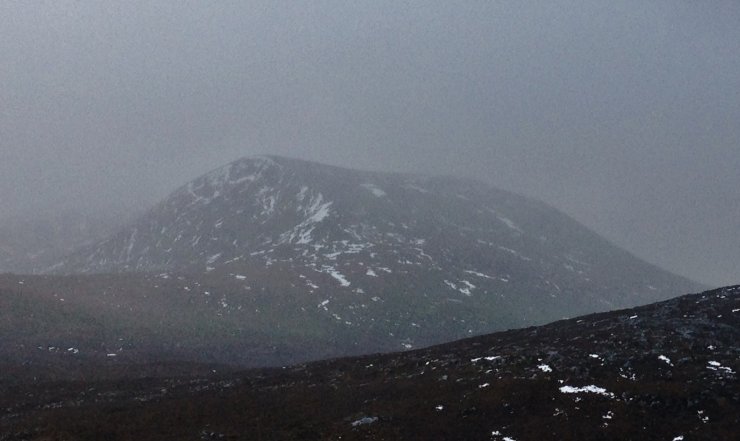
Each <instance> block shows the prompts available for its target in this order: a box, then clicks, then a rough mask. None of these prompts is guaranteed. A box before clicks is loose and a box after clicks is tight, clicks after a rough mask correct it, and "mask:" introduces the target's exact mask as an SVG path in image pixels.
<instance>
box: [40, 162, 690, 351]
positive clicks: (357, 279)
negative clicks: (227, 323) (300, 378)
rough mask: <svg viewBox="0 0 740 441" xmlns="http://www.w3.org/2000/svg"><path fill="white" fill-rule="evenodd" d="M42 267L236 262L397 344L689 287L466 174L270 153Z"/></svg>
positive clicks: (117, 268) (223, 270)
mask: <svg viewBox="0 0 740 441" xmlns="http://www.w3.org/2000/svg"><path fill="white" fill-rule="evenodd" d="M52 271H54V272H60V273H99V272H131V271H149V272H151V271H157V272H159V271H177V272H180V273H188V274H201V275H204V274H211V275H214V274H215V275H219V276H221V277H225V278H229V277H231V278H234V277H237V278H241V279H240V280H243V281H244V286H249V287H250V288H251V289H254V288H255V287H256V288H257V289H259V290H266V291H267V292H273V293H275V292H279V293H280V297H281V298H283V299H291V300H290V301H289V302H288V303H294V305H293V306H295V307H297V308H304V309H305V308H311V309H319V310H320V311H322V312H323V313H324V314H325V316H326V317H327V318H328V319H329V320H334V321H336V322H337V323H339V324H341V325H342V326H345V327H346V328H347V329H348V332H350V333H352V332H354V333H359V334H363V333H364V334H367V333H371V334H372V333H376V334H380V333H381V332H383V333H386V334H388V333H390V334H391V335H392V336H393V337H394V340H396V341H399V342H400V344H401V345H404V346H406V347H413V346H418V345H423V344H431V343H436V342H441V341H444V340H449V339H450V338H458V337H463V336H466V335H474V334H480V333H483V332H491V331H494V330H500V329H506V328H512V327H519V326H524V325H531V324H538V323H544V322H547V321H552V320H555V319H559V318H563V317H568V316H574V315H577V314H583V313H587V312H593V311H598V310H607V309H613V308H618V307H627V306H633V305H637V304H644V303H648V302H651V301H656V300H660V299H665V298H668V297H670V296H672V295H675V293H677V292H689V291H693V290H697V289H699V287H698V286H697V285H696V284H694V283H692V282H690V281H688V280H686V279H683V278H680V277H677V276H674V275H672V274H670V273H667V272H665V271H663V270H660V269H659V268H656V267H654V266H652V265H649V264H647V263H645V262H643V261H641V260H639V259H637V258H635V257H634V256H632V255H630V254H629V253H627V252H625V251H623V250H621V249H619V248H617V247H615V246H613V245H611V244H610V243H608V242H607V241H605V240H604V239H602V238H601V237H599V236H598V235H596V234H594V233H593V232H591V231H590V230H588V229H586V228H585V227H583V226H581V225H580V224H578V223H576V222H575V221H573V220H572V219H570V218H568V217H567V216H565V215H563V214H562V213H560V212H558V211H557V210H554V209H552V208H550V207H548V206H546V205H545V204H542V203H540V202H536V201H533V200H530V199H527V198H524V197H521V196H518V195H515V194H512V193H508V192H504V191H500V190H497V189H494V188H491V187H490V186H487V185H484V184H482V183H479V182H476V181H470V180H463V179H455V178H435V177H420V176H414V175H402V174H386V173H373V172H363V171H357V170H348V169H343V168H338V167H331V166H326V165H322V164H316V163H311V162H306V161H300V160H294V159H286V158H280V157H257V158H246V159H242V160H239V161H236V162H234V163H231V164H229V165H227V166H225V167H222V168H219V169H217V170H214V171H212V172H210V173H208V174H206V175H204V176H203V177H200V178H198V179H196V180H194V181H192V182H190V183H188V184H187V185H185V186H183V187H181V188H180V189H178V190H176V191H175V192H174V193H173V194H172V195H171V196H170V197H168V198H167V199H165V200H164V201H163V202H161V203H160V204H159V205H158V206H156V207H154V208H153V209H152V210H150V211H149V212H148V213H147V214H145V215H144V216H143V217H141V218H140V219H139V220H138V221H136V222H135V223H133V224H132V225H130V226H129V227H127V228H125V229H123V230H121V231H120V232H118V233H117V234H115V235H113V236H111V237H110V238H108V239H107V240H105V241H102V242H99V243H97V244H95V245H93V246H91V247H88V248H86V249H84V250H81V251H79V252H77V253H75V254H74V255H72V256H71V257H70V258H68V259H65V260H64V261H62V262H60V263H59V264H58V265H55V267H54V268H53V269H52ZM250 282H253V283H250ZM230 294H231V295H232V296H235V299H234V300H235V301H236V302H241V301H246V300H245V299H246V297H248V295H247V294H245V293H244V292H241V293H230ZM245 296H246V297H245Z"/></svg>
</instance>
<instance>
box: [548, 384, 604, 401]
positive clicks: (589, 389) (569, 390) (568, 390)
mask: <svg viewBox="0 0 740 441" xmlns="http://www.w3.org/2000/svg"><path fill="white" fill-rule="evenodd" d="M560 392H562V393H564V394H578V393H583V392H585V393H590V394H598V395H603V396H605V397H609V398H614V394H613V393H611V392H607V390H606V389H604V388H603V387H598V386H594V385H593V384H592V385H589V386H584V387H574V386H561V387H560Z"/></svg>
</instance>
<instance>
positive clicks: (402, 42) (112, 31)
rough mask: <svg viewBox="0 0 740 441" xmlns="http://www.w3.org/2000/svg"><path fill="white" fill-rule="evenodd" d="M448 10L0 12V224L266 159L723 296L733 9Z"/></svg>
mask: <svg viewBox="0 0 740 441" xmlns="http://www.w3.org/2000/svg"><path fill="white" fill-rule="evenodd" d="M457 3H459V4H453V2H450V1H418V2H416V1H411V2H400V1H372V2H346V1H318V0H312V1H305V2H299V1H286V2H277V1H264V2H258V1H251V2H248V1H241V0H240V1H225V0H219V1H215V0H214V1H168V0H157V1H149V2H147V1H132V0H128V1H125V2H120V1H103V0H96V1H83V0H80V1H63V0H54V1H44V2H42V1H5V2H1V3H0V60H3V61H2V63H0V84H2V87H0V205H1V206H2V210H3V213H2V215H5V216H8V215H19V214H23V213H29V212H41V211H48V210H53V209H58V208H60V207H74V208H81V209H93V208H95V207H107V208H110V207H114V206H131V205H141V204H149V203H152V202H155V201H156V200H158V199H159V198H161V197H163V196H165V195H166V194H167V193H168V192H169V191H170V190H172V189H173V188H174V187H176V186H178V185H180V184H182V183H184V182H185V181H186V180H187V179H190V178H192V177H195V176H197V175H199V174H201V173H203V172H205V171H207V170H209V169H211V168H213V167H215V166H218V165H221V164H223V163H226V162H229V161H231V160H233V159H236V158H237V157H240V156H246V155H253V154H258V153H276V154H281V155H287V156H296V157H301V158H306V159H313V160H317V161H322V162H328V163H333V164H338V165H346V166H353V167H358V168H371V169H382V170H398V171H414V172H425V173H435V174H436V173H445V174H458V175H466V176H472V177H475V178H478V179H482V180H484V181H487V182H490V183H492V184H494V185H496V186H499V187H502V188H506V189H510V190H513V191H516V192H519V193H522V194H526V195H530V196H534V197H536V198H539V199H541V200H544V201H546V202H548V203H550V204H552V205H554V206H556V207H558V208H560V209H562V210H563V211H565V212H566V213H568V214H570V215H571V216H573V217H575V218H576V219H578V220H580V221H582V222H583V223H585V224H586V225H588V226H589V227H591V228H593V229H594V230H596V231H597V232H599V233H602V234H604V235H605V236H606V237H608V238H609V239H611V240H612V241H614V242H615V243H617V244H619V245H621V246H623V247H625V248H627V249H628V250H630V251H632V252H634V253H636V254H638V255H639V256H641V257H644V258H646V259H648V260H649V261H651V262H654V263H657V264H660V265H661V266H663V267H665V268H668V269H671V270H673V271H676V272H678V273H681V274H684V275H687V276H690V277H693V278H695V279H697V280H700V281H704V282H707V283H711V284H717V285H719V284H729V283H738V282H740V277H738V275H740V172H739V170H740V3H738V2H737V1H734V0H725V1H721V0H715V1H678V0H670V1H657V0H656V1H648V2H646V1H644V0H642V1H625V0H616V1H611V2H593V1H583V2H579V1H560V0H547V1H526V2H519V1H517V2H513V1H512V2H509V1H464V2H457ZM0 217H1V216H0Z"/></svg>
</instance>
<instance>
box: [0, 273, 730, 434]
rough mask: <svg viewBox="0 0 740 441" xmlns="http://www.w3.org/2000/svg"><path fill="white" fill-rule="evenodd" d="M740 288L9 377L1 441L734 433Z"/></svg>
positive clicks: (0, 396)
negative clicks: (497, 329) (117, 368)
mask: <svg viewBox="0 0 740 441" xmlns="http://www.w3.org/2000/svg"><path fill="white" fill-rule="evenodd" d="M738 342H740V287H732V288H724V289H719V290H714V291H708V292H705V293H702V294H695V295H688V296H684V297H680V298H677V299H673V300H669V301H666V302H662V303H658V304H653V305H649V306H645V307H640V308H635V309H630V310H623V311H616V312H609V313H602V314H595V315H590V316H586V317H582V318H578V319H571V320H565V321H560V322H556V323H553V324H550V325H546V326H542V327H534V328H527V329H522V330H515V331H508V332H503V333H497V334H492V335H487V336H482V337H476V338H472V339H467V340H463V341H459V342H455V343H450V344H445V345H441V346H436V347H432V348H428V349H423V350H417V351H412V352H406V353H399V354H387V355H374V356H365V357H358V358H346V359H336V360H329V361H322V362H316V363H310V364H305V365H298V366H293V367H288V368H283V369H260V370H250V371H246V372H242V373H239V374H222V373H219V372H216V373H211V375H210V376H208V375H207V376H199V377H190V378H187V377H171V378H169V379H166V378H165V379H149V380H128V381H118V382H107V383H95V384H90V383H82V382H77V383H71V382H67V383H55V384H48V383H46V384H44V383H27V384H9V383H7V382H6V383H4V384H2V390H0V409H2V412H3V413H2V414H1V415H2V416H0V428H2V429H1V430H0V440H3V441H5V440H51V439H55V440H56V439H59V440H101V439H107V440H163V439H172V440H211V439H223V440H292V439H296V440H297V439H301V440H312V439H331V440H339V439H341V440H355V439H374V440H383V439H385V440H392V439H400V440H410V439H423V440H517V441H521V440H543V439H582V440H585V439H600V440H628V439H640V440H651V439H655V440H669V441H670V440H674V441H675V440H687V441H688V440H696V439H711V440H733V439H738V435H739V434H740V387H739V385H738V379H737V371H738V369H740V344H739V343H738Z"/></svg>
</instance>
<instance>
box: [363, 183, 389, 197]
mask: <svg viewBox="0 0 740 441" xmlns="http://www.w3.org/2000/svg"><path fill="white" fill-rule="evenodd" d="M361 185H362V186H363V187H365V188H366V189H368V190H369V191H370V192H371V193H372V194H373V195H374V196H375V197H378V198H382V197H384V196H387V194H386V192H384V191H383V190H381V189H380V188H378V186H377V185H375V184H369V183H365V184H361Z"/></svg>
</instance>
